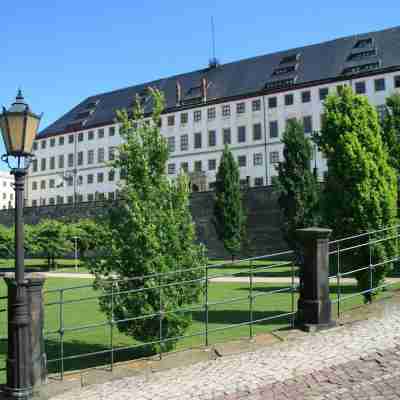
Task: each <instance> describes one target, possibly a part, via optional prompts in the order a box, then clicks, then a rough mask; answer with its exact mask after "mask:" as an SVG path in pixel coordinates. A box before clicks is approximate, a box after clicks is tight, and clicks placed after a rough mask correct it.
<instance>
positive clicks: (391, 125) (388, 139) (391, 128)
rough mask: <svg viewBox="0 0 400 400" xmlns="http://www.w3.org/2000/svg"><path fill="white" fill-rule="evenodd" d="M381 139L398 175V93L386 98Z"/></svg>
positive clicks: (399, 163) (399, 126)
mask: <svg viewBox="0 0 400 400" xmlns="http://www.w3.org/2000/svg"><path fill="white" fill-rule="evenodd" d="M382 128H383V129H382V139H383V142H384V144H385V145H386V150H387V152H388V154H389V162H390V164H391V165H392V167H393V168H395V170H396V172H397V175H398V176H399V175H400V94H399V93H395V94H393V95H392V96H390V97H388V98H387V99H386V113H385V117H384V119H383V123H382Z"/></svg>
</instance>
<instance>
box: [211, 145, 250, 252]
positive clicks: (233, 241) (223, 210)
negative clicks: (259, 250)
mask: <svg viewBox="0 0 400 400" xmlns="http://www.w3.org/2000/svg"><path fill="white" fill-rule="evenodd" d="M245 222H246V217H245V214H244V210H243V204H242V195H241V192H240V174H239V167H238V165H237V163H236V161H235V159H234V158H233V155H232V152H231V151H230V149H229V148H228V146H227V145H225V149H224V152H223V154H222V157H221V162H220V165H219V168H218V172H217V179H216V189H215V203H214V219H213V223H214V226H215V229H216V232H217V236H218V239H219V240H221V241H222V242H223V244H224V247H225V249H226V250H227V251H228V252H229V253H230V254H231V256H232V257H234V256H235V255H237V254H238V253H239V252H240V249H241V246H242V241H243V237H244V232H245Z"/></svg>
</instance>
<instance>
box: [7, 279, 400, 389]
mask: <svg viewBox="0 0 400 400" xmlns="http://www.w3.org/2000/svg"><path fill="white" fill-rule="evenodd" d="M88 283H90V281H88V280H85V281H83V280H82V279H64V278H49V279H47V280H46V286H45V290H49V289H55V288H64V289H66V288H68V287H71V286H75V287H76V286H82V285H87V284H88ZM397 286H398V285H397ZM285 287H286V286H285V285H276V284H266V283H257V284H254V288H253V290H254V295H256V296H257V297H256V298H255V300H254V304H253V320H257V319H263V318H271V317H277V316H278V315H279V314H284V313H289V312H291V309H292V300H293V301H294V305H295V307H296V304H297V298H298V294H297V293H295V294H294V296H293V299H292V295H291V293H289V292H281V293H274V294H271V293H268V292H271V291H274V290H283V289H284V288H285ZM336 292H337V287H336V286H335V285H334V284H333V285H332V286H331V296H332V298H333V299H335V298H336ZM355 292H356V288H355V286H353V285H345V286H342V288H341V294H342V296H346V295H351V294H353V293H355ZM5 294H6V288H5V284H4V283H3V282H1V283H0V296H4V295H5ZM248 294H249V285H248V284H245V283H210V286H209V302H210V303H211V304H210V308H209V314H208V316H209V326H208V328H209V335H208V339H209V343H210V344H214V343H217V342H222V341H229V340H232V339H237V338H242V337H248V336H249V330H250V328H249V326H245V325H244V326H237V324H241V323H245V322H247V321H249V316H250V309H249V298H248ZM386 294H387V293H384V294H383V295H386ZM91 296H96V293H95V291H94V290H93V289H92V288H91V287H85V288H80V289H74V290H71V291H70V290H66V291H64V300H65V301H71V300H77V299H80V298H83V297H91ZM381 296H382V295H381ZM233 298H235V299H236V301H235V302H230V303H225V304H219V305H216V304H213V303H216V302H220V301H225V300H229V299H233ZM58 299H59V292H53V293H46V294H45V303H46V304H49V303H51V302H54V301H58ZM203 300H204V299H202V301H203ZM4 301H5V300H1V302H3V303H2V304H0V308H3V305H4ZM360 304H362V298H361V296H355V297H352V298H350V299H348V300H347V301H346V302H344V303H343V307H342V309H344V310H346V309H350V308H353V307H355V306H357V305H360ZM199 305H200V306H202V304H201V303H200V304H199ZM333 310H334V312H335V310H336V307H333ZM63 314H64V329H65V334H64V339H63V343H64V355H65V356H67V357H68V356H74V355H78V354H81V353H93V352H99V351H103V350H107V349H109V348H110V326H109V325H107V326H101V327H96V328H91V329H84V326H90V325H95V324H100V323H101V322H103V321H105V320H106V319H105V316H104V314H102V313H101V312H100V310H99V307H98V300H97V299H89V300H85V301H80V302H79V303H71V304H65V305H64V307H63ZM192 317H193V324H192V325H191V327H190V328H189V330H188V331H187V333H186V334H187V335H188V336H190V335H193V336H192V337H188V338H184V339H182V340H180V341H179V342H178V344H177V349H183V348H190V347H195V346H201V345H204V342H205V337H204V333H205V318H204V317H205V315H204V311H202V310H198V311H195V312H193V313H192ZM6 322H7V321H6V313H5V312H2V313H0V335H1V336H2V337H3V336H5V335H6V327H7V323H6ZM290 323H291V317H290V316H286V317H281V318H274V319H270V320H268V321H262V322H256V323H254V324H253V333H254V334H257V333H262V332H269V331H272V330H278V329H282V328H286V327H288V326H290ZM235 325H236V326H235ZM76 327H80V328H81V329H77V330H74V331H71V330H70V329H71V328H76ZM59 328H60V308H59V306H58V305H47V306H46V307H45V330H46V331H54V330H57V329H59ZM221 328H226V329H225V330H219V329H221ZM197 334H199V335H197ZM200 334H201V335H200ZM59 338H60V336H59V334H52V335H48V336H47V339H46V351H47V357H48V359H54V358H58V357H59V354H60V342H59ZM135 344H136V345H141V344H140V343H139V342H135V341H134V340H133V339H132V338H130V337H128V336H126V335H124V334H121V333H120V332H119V331H118V330H117V329H114V330H113V345H114V347H116V348H117V347H120V348H121V347H128V346H132V345H135ZM5 354H6V341H5V340H2V341H0V367H3V366H4V365H5ZM145 355H149V352H148V349H147V348H146V346H143V345H142V346H141V347H138V348H136V349H130V350H122V351H118V352H116V353H115V360H116V361H122V360H129V359H133V358H137V357H141V356H145ZM109 362H110V355H109V354H105V355H97V356H93V355H92V356H88V357H84V358H77V359H73V360H67V361H65V365H64V369H65V370H66V371H68V370H73V369H82V368H88V367H92V366H96V365H104V364H107V363H109ZM60 368H61V365H60V363H59V362H54V363H50V364H49V371H50V372H51V373H54V372H58V371H60ZM1 374H2V375H0V382H1V381H4V373H1Z"/></svg>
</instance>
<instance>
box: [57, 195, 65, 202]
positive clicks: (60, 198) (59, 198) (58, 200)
mask: <svg viewBox="0 0 400 400" xmlns="http://www.w3.org/2000/svg"><path fill="white" fill-rule="evenodd" d="M57 204H64V197H63V196H57Z"/></svg>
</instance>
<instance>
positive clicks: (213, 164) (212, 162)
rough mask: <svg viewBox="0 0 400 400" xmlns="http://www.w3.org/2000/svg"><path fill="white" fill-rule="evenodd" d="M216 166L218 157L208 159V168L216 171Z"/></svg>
mask: <svg viewBox="0 0 400 400" xmlns="http://www.w3.org/2000/svg"><path fill="white" fill-rule="evenodd" d="M216 168H217V160H216V159H212V160H208V170H209V171H215V170H216Z"/></svg>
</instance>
